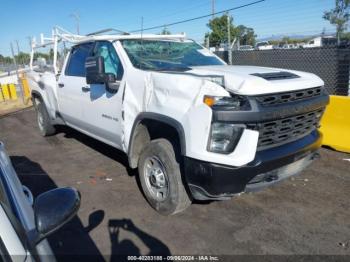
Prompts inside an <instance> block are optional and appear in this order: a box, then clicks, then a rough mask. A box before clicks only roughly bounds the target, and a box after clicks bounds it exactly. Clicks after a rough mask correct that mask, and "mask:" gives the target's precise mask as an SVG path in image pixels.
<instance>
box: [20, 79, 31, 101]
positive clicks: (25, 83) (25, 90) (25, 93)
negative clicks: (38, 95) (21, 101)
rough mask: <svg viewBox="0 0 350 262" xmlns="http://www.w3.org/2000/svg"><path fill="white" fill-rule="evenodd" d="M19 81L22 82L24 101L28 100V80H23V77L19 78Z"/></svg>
mask: <svg viewBox="0 0 350 262" xmlns="http://www.w3.org/2000/svg"><path fill="white" fill-rule="evenodd" d="M21 81H22V87H23V95H24V98H25V99H29V98H30V96H31V95H30V89H29V84H28V80H27V79H26V78H25V76H23V77H22V78H21Z"/></svg>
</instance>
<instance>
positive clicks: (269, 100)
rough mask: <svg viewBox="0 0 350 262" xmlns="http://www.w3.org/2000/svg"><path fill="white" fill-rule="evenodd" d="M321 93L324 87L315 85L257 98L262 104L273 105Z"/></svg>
mask: <svg viewBox="0 0 350 262" xmlns="http://www.w3.org/2000/svg"><path fill="white" fill-rule="evenodd" d="M321 93H322V87H315V88H311V89H305V90H299V91H294V92H287V93H279V94H270V95H262V96H257V97H256V99H257V100H258V102H259V104H261V105H262V106H271V105H278V104H283V103H288V102H293V101H297V100H298V101H299V100H303V99H307V98H311V97H315V96H319V95H321Z"/></svg>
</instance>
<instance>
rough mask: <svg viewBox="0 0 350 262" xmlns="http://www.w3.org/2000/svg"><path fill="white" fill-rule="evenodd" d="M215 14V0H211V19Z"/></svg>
mask: <svg viewBox="0 0 350 262" xmlns="http://www.w3.org/2000/svg"><path fill="white" fill-rule="evenodd" d="M214 14H215V0H211V19H214Z"/></svg>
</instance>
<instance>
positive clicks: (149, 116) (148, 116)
mask: <svg viewBox="0 0 350 262" xmlns="http://www.w3.org/2000/svg"><path fill="white" fill-rule="evenodd" d="M143 120H155V121H158V122H161V123H164V124H167V125H169V126H171V127H173V128H174V129H175V130H176V131H177V134H178V136H179V140H180V150H181V155H186V137H185V131H184V128H183V126H182V125H181V123H180V122H179V121H177V120H176V119H174V118H171V117H168V116H165V115H161V114H158V113H152V112H143V113H140V114H139V115H138V116H137V117H136V119H135V121H134V124H133V126H132V129H131V133H130V140H129V146H128V157H130V155H131V153H132V152H131V149H132V147H133V140H134V134H135V130H136V128H137V126H138V125H139V124H140V123H141V122H142V121H143Z"/></svg>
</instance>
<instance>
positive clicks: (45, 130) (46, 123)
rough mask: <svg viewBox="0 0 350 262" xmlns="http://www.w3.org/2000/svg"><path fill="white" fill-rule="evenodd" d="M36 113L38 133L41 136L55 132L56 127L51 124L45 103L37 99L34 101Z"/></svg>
mask: <svg viewBox="0 0 350 262" xmlns="http://www.w3.org/2000/svg"><path fill="white" fill-rule="evenodd" d="M35 108H36V111H37V112H36V113H37V122H38V127H39V131H40V134H41V135H42V136H52V135H54V134H55V133H56V128H55V126H54V125H52V124H51V120H50V116H49V113H48V112H47V110H46V106H45V104H44V103H43V102H42V101H40V100H39V99H37V100H36V101H35Z"/></svg>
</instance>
